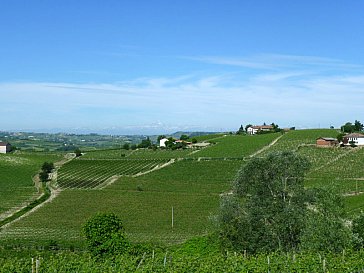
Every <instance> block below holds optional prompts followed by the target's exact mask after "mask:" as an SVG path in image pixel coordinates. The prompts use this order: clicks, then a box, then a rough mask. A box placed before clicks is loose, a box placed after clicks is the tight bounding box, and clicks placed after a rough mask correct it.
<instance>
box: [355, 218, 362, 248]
mask: <svg viewBox="0 0 364 273" xmlns="http://www.w3.org/2000/svg"><path fill="white" fill-rule="evenodd" d="M353 233H354V235H355V236H356V238H357V245H358V247H360V248H363V247H364V213H361V214H360V215H359V216H358V217H357V218H355V219H354V220H353Z"/></svg>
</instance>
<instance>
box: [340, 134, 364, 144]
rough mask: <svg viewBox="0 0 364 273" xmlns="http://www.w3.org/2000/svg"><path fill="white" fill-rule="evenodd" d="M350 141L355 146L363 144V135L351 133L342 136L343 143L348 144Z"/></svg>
mask: <svg viewBox="0 0 364 273" xmlns="http://www.w3.org/2000/svg"><path fill="white" fill-rule="evenodd" d="M351 143H353V144H355V145H356V146H364V135H363V134H359V133H352V134H348V135H345V136H344V137H343V144H344V145H350V144H351Z"/></svg>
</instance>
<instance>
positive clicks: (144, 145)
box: [138, 137, 152, 148]
mask: <svg viewBox="0 0 364 273" xmlns="http://www.w3.org/2000/svg"><path fill="white" fill-rule="evenodd" d="M151 146H152V142H151V141H150V139H149V137H147V138H146V139H143V140H142V142H141V143H139V145H138V148H149V147H151Z"/></svg>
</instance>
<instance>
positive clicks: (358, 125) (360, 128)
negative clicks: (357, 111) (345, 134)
mask: <svg viewBox="0 0 364 273" xmlns="http://www.w3.org/2000/svg"><path fill="white" fill-rule="evenodd" d="M354 130H355V131H357V132H361V131H363V124H362V123H361V122H360V121H359V120H355V122H354Z"/></svg>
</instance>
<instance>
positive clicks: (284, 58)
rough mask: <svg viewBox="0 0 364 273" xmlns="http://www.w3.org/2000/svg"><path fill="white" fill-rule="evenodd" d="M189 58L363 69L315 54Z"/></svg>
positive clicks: (256, 65)
mask: <svg viewBox="0 0 364 273" xmlns="http://www.w3.org/2000/svg"><path fill="white" fill-rule="evenodd" d="M183 58H186V59H190V60H195V61H200V62H206V63H210V64H218V65H228V66H237V67H245V68H251V69H265V70H277V69H295V68H298V69H302V67H311V68H313V67H314V68H316V69H363V68H364V66H362V65H358V64H351V63H347V62H344V61H342V60H338V59H334V58H323V57H316V56H300V55H284V54H260V55H254V56H248V57H243V58H242V57H228V56H188V57H183Z"/></svg>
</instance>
